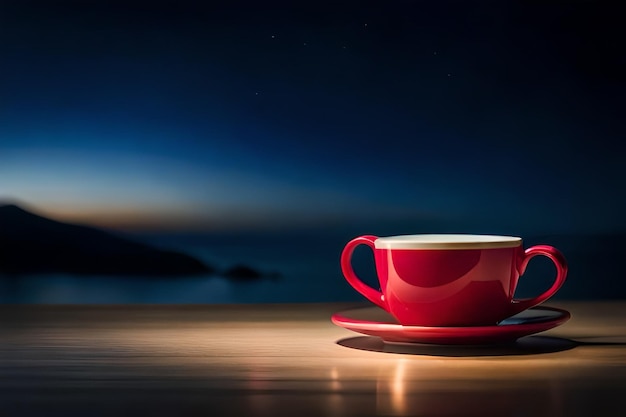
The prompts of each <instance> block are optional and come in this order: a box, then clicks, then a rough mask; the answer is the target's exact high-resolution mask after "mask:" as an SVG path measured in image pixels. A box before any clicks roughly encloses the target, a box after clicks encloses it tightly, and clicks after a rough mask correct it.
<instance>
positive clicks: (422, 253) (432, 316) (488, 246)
mask: <svg viewBox="0 0 626 417" xmlns="http://www.w3.org/2000/svg"><path fill="white" fill-rule="evenodd" d="M358 245H367V246H369V247H371V248H372V250H373V251H374V259H375V263H376V272H377V275H378V280H379V282H380V288H381V290H380V291H378V290H376V289H374V288H372V287H370V286H369V285H367V284H365V283H364V282H363V281H361V280H360V279H359V278H358V277H357V276H356V274H355V273H354V270H353V269H352V264H351V258H352V253H353V252H354V249H355V248H356V247H357V246H358ZM537 255H543V256H547V257H548V258H550V260H552V262H554V265H555V266H556V279H555V281H554V283H553V284H552V286H551V287H550V288H549V289H548V290H547V291H545V292H544V293H543V294H541V295H539V296H538V297H534V298H528V299H521V300H519V299H514V298H513V295H514V294H515V288H516V287H517V283H518V280H519V277H520V275H522V274H523V273H524V271H525V269H526V265H528V261H529V260H530V259H531V258H533V257H534V256H537ZM341 269H342V271H343V274H344V276H345V278H346V280H347V281H348V282H349V283H350V285H352V286H353V287H354V289H356V290H357V291H358V292H360V293H361V294H362V295H363V296H365V298H367V299H368V300H370V301H372V302H373V303H374V304H376V305H378V306H379V307H381V308H383V309H384V310H386V311H388V312H389V313H390V314H392V315H393V316H394V317H395V318H396V319H397V320H398V322H399V323H400V324H403V325H414V326H486V325H495V324H497V323H498V322H500V321H502V320H504V319H505V318H507V317H510V316H513V315H515V314H517V313H519V312H521V311H523V310H526V309H528V308H530V307H533V306H536V305H537V304H540V303H542V302H544V301H545V300H547V299H548V298H550V297H551V296H553V295H554V294H555V293H556V292H557V291H558V289H559V288H561V286H562V285H563V283H564V282H565V277H566V276H567V263H566V261H565V257H564V256H563V255H562V254H561V252H559V251H558V250H557V249H556V248H554V247H552V246H547V245H537V246H533V247H530V248H528V249H526V250H524V248H523V247H522V239H521V238H519V237H513V236H493V235H452V234H450V235H445V234H444V235H405V236H391V237H383V238H379V237H376V236H360V237H357V238H355V239H353V240H351V241H350V242H348V244H347V245H346V246H345V248H344V250H343V252H342V254H341Z"/></svg>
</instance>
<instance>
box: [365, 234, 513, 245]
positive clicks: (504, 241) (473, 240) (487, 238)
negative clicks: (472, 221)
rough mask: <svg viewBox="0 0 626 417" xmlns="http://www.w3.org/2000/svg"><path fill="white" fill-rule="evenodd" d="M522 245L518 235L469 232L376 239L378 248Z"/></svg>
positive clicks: (375, 243)
mask: <svg viewBox="0 0 626 417" xmlns="http://www.w3.org/2000/svg"><path fill="white" fill-rule="evenodd" d="M521 245H522V238H521V237H517V236H497V235H469V234H426V235H399V236H388V237H380V238H378V239H376V240H375V241H374V246H375V247H376V249H493V248H514V247H517V246H521Z"/></svg>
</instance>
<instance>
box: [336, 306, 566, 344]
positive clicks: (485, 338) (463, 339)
mask: <svg viewBox="0 0 626 417" xmlns="http://www.w3.org/2000/svg"><path fill="white" fill-rule="evenodd" d="M570 317H571V315H570V313H569V312H568V311H565V310H561V309H558V308H553V307H533V308H530V309H528V310H526V311H523V312H521V313H519V314H516V315H515V316H513V317H510V318H508V319H506V320H503V321H502V322H500V323H499V324H497V325H494V326H476V327H472V326H469V327H422V326H403V325H401V324H398V322H397V321H396V319H395V318H393V316H391V314H389V313H387V312H386V311H384V310H382V309H381V308H378V307H365V308H357V309H352V310H346V311H342V312H338V313H335V314H333V315H332V317H331V320H332V322H333V323H334V324H336V325H337V326H340V327H343V328H346V329H348V330H353V331H355V332H358V333H363V334H366V335H369V336H378V337H380V338H381V339H383V340H384V341H385V342H390V343H429V344H439V345H482V344H493V343H505V342H513V341H515V340H517V339H519V338H520V337H523V336H528V335H530V334H534V333H539V332H543V331H545V330H549V329H552V328H554V327H556V326H559V325H561V324H563V323H565V322H566V321H568V320H569V319H570Z"/></svg>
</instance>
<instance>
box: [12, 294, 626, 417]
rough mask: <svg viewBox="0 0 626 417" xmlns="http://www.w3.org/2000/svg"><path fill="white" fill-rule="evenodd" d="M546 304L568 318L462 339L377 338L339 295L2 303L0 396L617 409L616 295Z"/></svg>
mask: <svg viewBox="0 0 626 417" xmlns="http://www.w3.org/2000/svg"><path fill="white" fill-rule="evenodd" d="M550 305H555V306H557V307H561V308H565V309H568V310H570V311H571V312H572V316H573V317H572V319H571V320H570V321H569V322H568V323H566V324H565V325H563V326H561V327H559V328H556V329H553V330H551V331H548V332H545V333H542V334H540V335H537V336H533V337H528V338H525V339H522V340H521V341H520V342H519V343H518V344H517V345H514V346H503V347H472V348H464V347H436V346H430V347H429V346H425V347H417V348H411V347H406V346H385V345H383V344H382V343H381V342H379V341H378V340H377V339H375V338H369V337H365V336H362V335H359V334H356V333H352V332H350V331H347V330H345V329H342V328H339V327H336V326H334V325H332V324H331V323H330V321H329V316H330V315H331V314H332V313H333V312H335V311H337V310H340V309H345V308H348V307H351V306H353V305H346V304H302V305H237V306H105V307H103V306H95V307H82V306H76V307H71V306H65V307H64V306H58V307H54V306H41V307H33V306H20V307H18V306H2V307H0V314H1V316H0V405H1V406H2V409H3V410H8V411H9V415H24V414H28V413H33V414H37V413H44V412H46V411H50V410H53V411H55V412H56V411H58V412H63V413H69V414H76V415H78V414H81V413H89V412H90V410H92V411H93V410H98V411H102V412H108V411H110V412H111V413H114V412H115V411H116V410H119V409H124V410H136V411H137V412H140V411H146V412H150V413H151V414H154V413H157V414H163V415H166V414H170V415H177V414H181V413H190V412H193V413H194V414H195V413H196V412H198V414H202V415H207V416H208V415H224V414H228V415H276V414H281V415H283V414H284V415H297V416H301V415H408V414H411V415H424V416H432V415H454V414H459V415H503V416H526V415H527V416H543V415H545V416H571V415H581V416H583V415H584V416H586V415H615V414H613V413H612V412H611V410H615V409H617V407H624V406H626V395H624V394H625V393H626V391H624V387H626V320H625V316H626V314H625V313H626V303H624V302H604V303H584V302H577V303H563V304H558V303H551V304H550ZM381 350H382V352H381Z"/></svg>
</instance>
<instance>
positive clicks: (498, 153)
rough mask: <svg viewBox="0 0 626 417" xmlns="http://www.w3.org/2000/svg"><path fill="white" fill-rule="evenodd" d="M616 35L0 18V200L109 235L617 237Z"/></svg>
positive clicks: (411, 15)
mask: <svg viewBox="0 0 626 417" xmlns="http://www.w3.org/2000/svg"><path fill="white" fill-rule="evenodd" d="M620 16H621V14H620V13H619V10H618V7H617V6H613V5H611V3H607V4H602V3H600V2H585V1H576V2H575V1H572V2H562V1H559V2H552V1H537V2H515V1H505V2H502V1H494V2H478V1H454V2H451V1H388V2H386V1H359V2H342V1H339V2H319V1H316V2H286V1H285V2H256V1H254V2H253V1H249V2H241V1H232V2H184V1H183V2H180V1H179V2H173V1H172V2H163V1H132V0H129V1H120V2H112V1H108V2H105V1H89V2H84V1H75V2H69V1H45V2H43V1H42V2H38V1H8V0H7V1H0V54H1V56H2V64H1V65H0V198H5V199H15V200H17V201H20V202H23V203H25V204H27V205H30V206H31V207H32V208H35V209H38V210H39V211H42V212H44V213H47V214H50V215H53V216H56V217H60V218H63V219H68V220H75V221H83V222H90V223H94V224H99V225H105V226H111V227H121V228H157V229H163V228H165V229H203V230H235V229H249V228H254V229H259V228H261V229H273V228H276V227H280V228H283V229H284V228H287V229H289V228H299V227H303V226H306V227H316V228H317V227H324V226H328V225H334V226H336V225H345V224H353V225H358V227H362V228H363V229H368V230H372V229H374V228H375V226H377V225H380V224H394V225H405V226H400V227H404V228H405V229H404V230H405V231H406V232H407V233H418V232H420V231H421V228H422V227H424V225H430V226H431V227H434V226H433V225H437V226H440V227H442V228H443V229H451V230H456V231H470V230H471V231H479V230H480V231H484V232H494V231H497V232H500V233H504V232H507V231H509V233H521V232H524V231H529V232H588V231H595V232H598V231H625V230H626V220H625V217H624V216H623V213H624V212H625V211H626V193H625V192H624V191H623V189H624V184H625V179H626V174H625V172H624V155H625V153H624V151H625V150H626V147H625V146H624V145H623V142H624V140H625V139H626V123H625V122H624V116H623V107H624V102H625V99H626V75H625V74H626V52H625V51H626V45H625V40H626V33H625V29H624V25H623V22H622V21H621V18H620ZM451 230H450V231H451ZM364 231H366V230H364ZM430 231H432V230H430ZM442 231H443V230H442ZM446 231H447V230H446Z"/></svg>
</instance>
